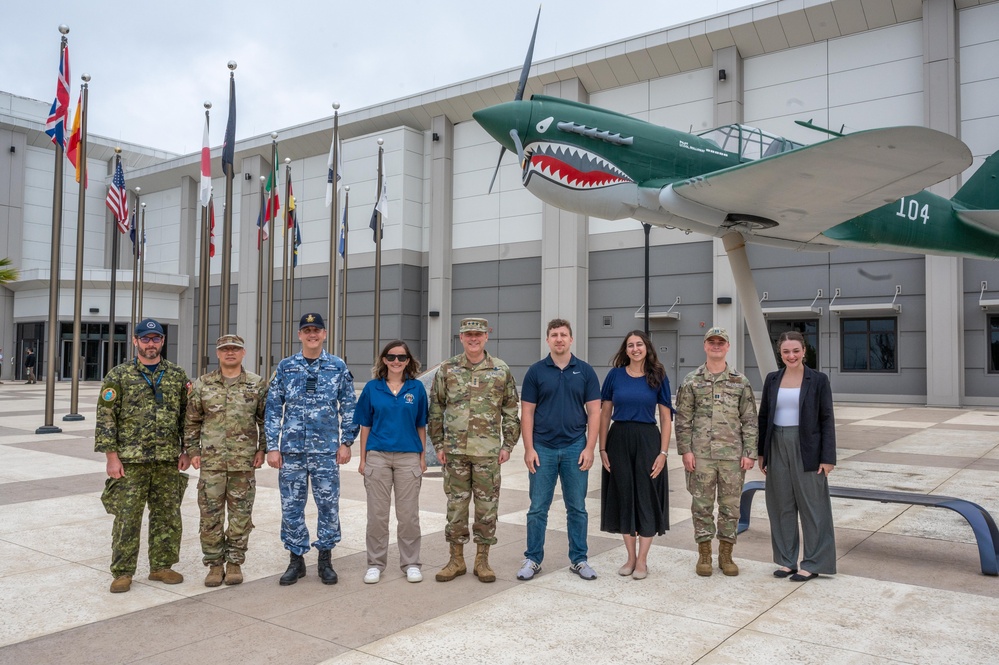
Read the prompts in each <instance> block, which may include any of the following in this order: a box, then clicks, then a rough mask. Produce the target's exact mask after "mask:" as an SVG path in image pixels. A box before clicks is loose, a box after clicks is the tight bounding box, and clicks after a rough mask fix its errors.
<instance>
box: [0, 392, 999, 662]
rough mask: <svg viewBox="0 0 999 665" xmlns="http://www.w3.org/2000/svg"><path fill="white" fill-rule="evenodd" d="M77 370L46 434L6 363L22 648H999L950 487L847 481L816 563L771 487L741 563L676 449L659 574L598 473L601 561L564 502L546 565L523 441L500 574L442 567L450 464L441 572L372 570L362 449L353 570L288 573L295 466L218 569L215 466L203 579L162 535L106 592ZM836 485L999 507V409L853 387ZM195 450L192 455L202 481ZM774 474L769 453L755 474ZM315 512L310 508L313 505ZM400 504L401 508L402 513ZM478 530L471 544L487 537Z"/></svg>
mask: <svg viewBox="0 0 999 665" xmlns="http://www.w3.org/2000/svg"><path fill="white" fill-rule="evenodd" d="M69 388H70V386H69V384H68V383H60V384H59V385H58V386H57V389H56V404H55V413H56V424H57V425H58V426H60V427H62V429H63V431H62V433H61V434H49V435H36V434H35V433H34V432H35V429H36V428H37V427H38V426H40V425H42V424H43V422H44V396H45V387H44V385H42V384H37V385H32V386H27V385H24V384H23V383H14V382H12V381H7V382H5V383H4V384H3V385H0V451H2V454H3V456H2V460H3V462H2V464H0V663H4V664H6V663H31V664H44V663H75V664H81V665H82V664H86V663H102V664H105V663H107V664H110V663H171V664H173V665H176V664H181V663H215V662H224V663H277V662H287V663H295V664H296V665H304V664H309V663H337V664H341V663H351V664H357V665H375V664H385V663H421V664H423V663H448V664H452V663H487V662H488V663H545V664H546V665H547V664H549V663H551V664H555V663H572V664H574V665H579V664H580V663H712V664H716V663H767V664H772V663H843V664H847V663H849V664H854V663H871V664H874V663H947V664H948V665H965V664H969V663H989V664H991V663H995V662H996V660H997V659H999V655H997V654H999V602H997V599H999V578H997V577H987V576H984V575H982V574H981V571H980V566H979V557H978V550H977V548H976V546H975V540H974V536H973V534H972V531H971V528H970V527H969V526H968V525H967V523H966V522H964V521H963V520H962V519H961V518H960V517H959V516H958V515H957V514H956V513H952V512H951V511H948V510H941V509H937V508H920V507H912V506H906V505H894V504H879V503H872V502H862V501H850V500H844V499H833V512H834V517H835V521H836V544H837V553H838V557H839V561H838V567H839V574H838V575H836V576H834V577H820V578H819V579H817V580H814V581H811V582H807V583H801V584H798V583H793V582H789V581H787V580H777V579H774V578H773V577H772V576H771V571H772V570H773V569H774V567H775V566H774V564H773V563H771V552H770V533H769V528H768V521H767V516H766V509H765V505H764V500H763V496H762V494H761V495H759V496H758V497H757V499H756V501H755V502H754V504H753V518H752V525H751V528H750V529H749V530H748V531H747V532H745V533H744V534H742V535H741V536H740V539H739V543H738V544H737V546H736V548H735V558H736V561H737V563H738V564H739V566H740V568H741V574H740V575H739V576H738V577H735V578H728V577H725V576H723V575H721V574H720V572H719V571H716V573H715V574H714V575H713V576H711V577H710V578H700V577H697V576H696V575H695V574H694V563H695V560H696V555H695V547H694V542H693V530H692V526H691V521H690V511H689V503H690V499H689V495H688V494H687V491H686V489H685V488H684V480H683V470H682V465H681V464H680V460H679V457H678V456H677V455H676V454H675V450H672V451H671V455H670V458H669V468H670V472H669V484H670V506H671V508H670V521H671V524H672V528H671V531H670V532H669V533H667V534H666V535H665V536H662V537H659V538H656V539H655V543H654V545H653V548H652V551H651V553H650V554H649V577H648V578H647V579H645V580H640V581H639V580H634V579H631V578H630V577H628V578H625V577H619V576H618V575H617V574H616V571H617V569H618V567H619V566H620V565H621V564H622V563H624V560H625V554H624V548H623V545H622V542H621V539H620V537H618V536H612V535H610V534H604V533H601V532H600V531H599V523H600V517H599V504H600V499H599V497H600V474H599V472H598V471H594V472H593V473H591V474H590V492H589V495H588V499H587V504H588V508H589V512H590V528H589V546H590V563H591V564H592V565H593V567H594V568H595V569H596V570H597V572H598V573H599V578H598V579H597V580H595V581H589V582H588V581H584V580H582V579H580V578H579V577H577V576H575V575H573V574H572V573H571V572H570V571H569V567H568V564H569V562H568V560H567V558H566V553H567V542H566V536H565V515H564V510H563V509H562V507H563V506H562V504H561V503H560V502H559V499H558V498H557V499H556V502H555V503H554V504H553V506H552V513H551V519H550V520H549V525H548V528H549V533H548V540H547V547H546V558H545V561H544V563H543V569H542V572H541V573H540V575H539V576H538V577H536V578H535V579H534V580H531V581H529V582H518V581H517V580H516V579H515V573H516V571H517V569H518V567H519V565H520V562H521V560H522V559H523V550H524V546H525V531H526V530H525V522H526V513H527V508H528V505H529V501H528V493H527V489H528V474H527V470H526V468H525V467H524V464H523V462H522V452H523V451H522V448H520V447H519V446H518V448H517V450H516V451H515V452H514V454H513V457H512V458H511V460H510V462H509V463H507V464H506V465H504V468H503V489H502V493H501V496H500V525H499V529H498V533H497V535H498V538H499V543H498V545H496V546H495V547H494V548H493V554H492V557H491V561H492V564H493V567H494V569H495V570H496V573H497V576H498V579H497V581H496V582H495V583H493V584H483V583H480V582H479V581H478V580H477V579H476V578H475V577H474V576H472V575H471V573H469V574H468V575H465V576H464V577H459V578H458V579H457V580H455V581H453V582H449V583H447V584H441V583H438V582H435V581H434V579H433V574H434V572H436V570H438V569H439V567H440V566H442V565H443V564H444V563H445V562H446V561H447V546H446V543H445V542H444V523H445V519H444V510H445V500H444V492H443V489H442V487H441V484H442V480H441V477H440V472H439V470H435V469H431V470H430V472H428V474H427V476H426V478H425V481H424V483H423V491H422V497H421V509H422V512H421V523H422V528H423V535H424V538H423V563H424V575H425V580H424V581H423V582H422V583H420V584H410V583H407V581H406V578H405V575H404V574H403V573H402V572H401V571H400V570H399V569H398V566H397V565H395V562H397V561H398V551H397V550H396V549H395V545H394V534H393V545H392V547H391V548H390V551H389V567H388V569H387V570H386V572H385V574H384V575H383V577H382V581H381V582H380V583H378V584H375V585H365V584H363V583H362V577H363V576H364V571H365V569H366V568H367V564H366V559H365V553H364V529H365V518H366V517H365V516H366V513H365V511H366V508H365V495H364V487H363V483H362V478H361V476H360V475H359V474H358V473H357V462H356V456H355V459H354V461H352V462H351V464H349V465H347V466H346V467H344V468H343V469H342V476H341V477H342V489H341V499H340V517H341V521H342V529H343V541H342V542H341V543H340V545H339V546H338V547H337V548H336V549H335V550H334V561H333V564H334V567H335V568H336V570H337V572H338V573H339V576H340V582H339V584H337V585H336V586H323V585H322V584H320V582H319V580H318V578H317V577H316V572H315V570H316V569H315V565H316V555H315V553H314V552H310V553H309V554H308V555H306V561H307V563H308V565H309V570H308V574H307V576H306V577H305V578H303V579H302V580H300V581H299V583H298V584H296V585H294V586H290V587H281V586H279V585H278V583H277V578H278V576H279V575H280V574H281V573H282V572H283V571H284V569H285V566H286V565H287V561H288V558H287V553H286V552H285V551H284V549H283V548H282V546H281V543H280V539H279V531H280V514H281V511H280V501H279V496H278V490H277V472H276V471H275V470H273V469H269V468H267V469H264V470H262V471H260V472H259V473H258V490H257V499H256V506H255V508H254V516H253V521H254V524H255V525H256V529H255V530H254V531H253V534H252V535H251V537H250V551H249V553H248V555H247V561H246V565H245V566H244V568H243V571H244V575H245V577H246V582H245V583H244V584H242V585H240V586H234V587H225V586H223V587H219V588H216V589H208V588H206V587H205V586H204V585H203V584H202V580H203V578H204V575H205V573H206V569H205V568H204V567H203V566H202V565H201V552H200V545H199V540H198V506H197V501H196V491H195V485H194V483H193V482H192V483H191V485H190V486H189V488H188V491H187V494H186V496H185V499H184V504H183V514H184V526H185V530H184V540H183V545H182V550H181V562H180V564H179V565H178V566H176V567H175V568H176V569H177V570H179V571H180V572H182V573H183V574H184V576H185V577H186V580H185V582H184V583H183V584H180V585H177V586H165V585H163V584H160V583H156V582H149V581H147V580H146V575H147V574H148V564H147V562H146V561H145V540H146V535H145V533H144V534H143V550H142V552H140V556H139V570H138V571H137V574H136V577H135V582H134V583H133V585H132V590H131V591H130V592H129V593H125V594H115V595H112V594H110V593H108V586H109V584H110V582H111V576H110V573H109V572H108V564H109V560H110V534H111V522H112V518H111V517H110V516H109V515H107V514H106V513H105V512H104V509H103V507H102V505H101V501H100V494H101V490H102V488H103V484H104V479H105V477H106V476H105V471H104V456H103V455H101V454H96V453H94V452H93V429H94V405H95V404H96V400H97V393H98V390H99V385H97V384H85V385H83V386H82V387H81V391H80V395H81V397H80V412H81V413H82V414H83V415H84V416H85V418H86V419H85V420H83V421H81V422H63V421H62V416H63V415H64V414H66V413H68V412H69V399H70V390H69ZM836 416H837V418H836V420H837V425H838V439H839V466H837V468H836V470H835V472H834V473H833V475H832V478H831V482H832V483H833V484H835V485H841V486H848V487H866V488H878V489H891V490H901V491H909V492H922V493H932V494H946V495H951V496H956V497H960V498H963V499H967V500H969V501H973V502H976V503H978V504H981V505H982V506H984V507H985V508H986V509H988V510H989V511H990V512H991V513H992V514H993V516H999V473H997V472H999V410H994V409H936V408H917V407H907V406H891V405H863V406H861V405H854V404H839V405H837V409H836ZM196 474H197V472H196V471H193V470H192V471H191V475H192V479H193V477H194V476H196ZM758 478H762V474H760V473H759V471H756V470H754V471H753V472H751V473H750V474H749V476H748V479H758ZM309 509H310V511H311V512H308V513H307V519H308V523H309V524H310V525H311V527H310V528H312V529H314V526H315V512H314V509H313V506H312V503H311V500H310V502H309ZM394 529H395V526H394V523H393V526H392V531H393V532H394ZM469 549H470V548H466V558H467V559H468V561H469V563H470V562H471V559H472V555H473V554H474V549H473V550H472V551H471V552H469Z"/></svg>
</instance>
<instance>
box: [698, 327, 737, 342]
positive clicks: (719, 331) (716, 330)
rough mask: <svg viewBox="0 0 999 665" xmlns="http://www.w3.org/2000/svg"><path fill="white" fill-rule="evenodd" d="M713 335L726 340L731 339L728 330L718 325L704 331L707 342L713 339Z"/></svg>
mask: <svg viewBox="0 0 999 665" xmlns="http://www.w3.org/2000/svg"><path fill="white" fill-rule="evenodd" d="M712 337H721V338H722V339H723V340H725V341H726V342H729V341H731V340H729V338H728V332H727V331H726V330H725V329H724V328H720V327H718V326H712V327H711V328H708V332H706V333H704V341H705V342H706V341H708V340H709V339H711V338H712Z"/></svg>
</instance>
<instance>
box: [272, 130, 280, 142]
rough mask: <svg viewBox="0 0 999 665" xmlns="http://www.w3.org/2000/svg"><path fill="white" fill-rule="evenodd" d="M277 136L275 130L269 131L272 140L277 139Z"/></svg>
mask: <svg viewBox="0 0 999 665" xmlns="http://www.w3.org/2000/svg"><path fill="white" fill-rule="evenodd" d="M277 136H278V135H277V132H271V138H272V139H273V140H275V141H277Z"/></svg>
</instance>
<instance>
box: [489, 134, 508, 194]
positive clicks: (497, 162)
mask: <svg viewBox="0 0 999 665" xmlns="http://www.w3.org/2000/svg"><path fill="white" fill-rule="evenodd" d="M504 152H506V148H505V147H503V146H500V156H499V159H497V160H496V170H495V171H493V179H492V180H490V181H489V193H490V194H492V193H493V185H495V184H496V176H498V175H499V167H500V164H502V163H503V153H504Z"/></svg>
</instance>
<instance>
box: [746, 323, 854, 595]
mask: <svg viewBox="0 0 999 665" xmlns="http://www.w3.org/2000/svg"><path fill="white" fill-rule="evenodd" d="M777 346H778V348H779V350H780V356H781V360H782V361H783V362H784V369H782V370H780V371H777V372H771V373H770V374H768V375H767V378H766V381H765V382H764V383H763V397H762V399H761V401H760V410H759V423H760V436H759V444H758V445H759V451H758V452H759V465H760V469H761V470H762V471H763V473H765V474H766V476H767V483H766V498H767V514H768V515H769V517H770V535H771V541H772V544H773V551H774V563H776V564H777V565H778V566H780V567H779V568H778V569H777V570H775V571H774V577H778V578H785V577H789V578H790V579H791V581H794V582H806V581H808V580H811V579H814V578H816V577H818V576H819V574H820V573H821V574H823V575H831V574H835V573H836V540H835V535H834V532H833V520H832V505H831V503H830V501H829V480H828V477H829V474H830V473H832V470H833V468H834V467H835V466H836V423H835V419H834V417H833V402H832V389H831V388H830V387H829V377H828V376H826V375H825V374H823V373H822V372H817V371H815V370H813V369H811V368H809V367H805V364H804V358H805V338H804V337H803V336H802V335H801V333H798V332H795V331H791V332H785V333H783V334H781V336H780V338H779V339H778V340H777ZM799 517H800V520H801V535H802V541H803V546H804V549H803V551H802V557H801V563H800V565H799V563H798V552H799V549H798V547H799V542H798V520H799Z"/></svg>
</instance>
